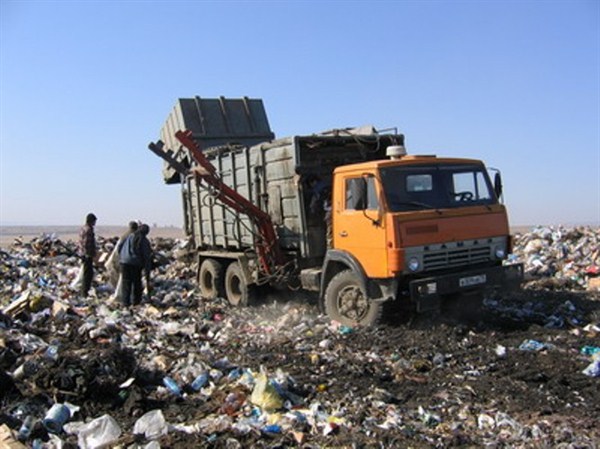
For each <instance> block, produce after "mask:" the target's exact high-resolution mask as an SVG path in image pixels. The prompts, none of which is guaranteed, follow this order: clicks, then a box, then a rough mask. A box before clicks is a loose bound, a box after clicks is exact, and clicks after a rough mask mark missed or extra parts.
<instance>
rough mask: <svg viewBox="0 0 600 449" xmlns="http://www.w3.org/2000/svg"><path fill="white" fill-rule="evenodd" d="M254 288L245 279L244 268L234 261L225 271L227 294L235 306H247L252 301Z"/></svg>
mask: <svg viewBox="0 0 600 449" xmlns="http://www.w3.org/2000/svg"><path fill="white" fill-rule="evenodd" d="M253 293H254V290H253V288H252V287H251V286H249V285H247V284H246V282H245V281H244V276H243V274H242V268H241V267H240V264H239V263H237V262H232V263H231V264H229V266H228V267H227V271H226V272H225V294H226V296H227V300H228V301H229V303H230V304H231V305H233V306H247V305H249V304H250V303H251V302H252V299H253Z"/></svg>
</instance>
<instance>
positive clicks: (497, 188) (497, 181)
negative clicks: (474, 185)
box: [494, 172, 502, 199]
mask: <svg viewBox="0 0 600 449" xmlns="http://www.w3.org/2000/svg"><path fill="white" fill-rule="evenodd" d="M494 192H495V193H496V198H498V199H500V197H501V196H502V177H501V176H500V172H496V174H495V175H494Z"/></svg>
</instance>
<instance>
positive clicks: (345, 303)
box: [324, 270, 383, 327]
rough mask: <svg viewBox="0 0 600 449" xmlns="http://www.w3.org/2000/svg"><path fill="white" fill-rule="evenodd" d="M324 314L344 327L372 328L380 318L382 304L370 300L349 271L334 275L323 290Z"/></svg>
mask: <svg viewBox="0 0 600 449" xmlns="http://www.w3.org/2000/svg"><path fill="white" fill-rule="evenodd" d="M324 302H325V312H326V313H327V315H328V316H329V317H330V318H331V319H332V320H336V321H339V322H340V323H341V324H343V325H346V326H351V327H352V326H365V327H368V326H374V325H375V324H377V323H378V322H379V320H380V318H381V312H382V309H383V307H382V304H381V303H380V302H375V301H372V300H370V299H369V298H368V297H367V296H366V295H365V293H364V292H363V291H362V289H361V286H360V283H359V282H358V281H357V280H356V275H355V274H354V272H352V271H351V270H345V271H342V272H340V273H338V274H336V275H335V276H334V277H333V279H331V281H330V282H329V285H328V286H327V289H326V290H325V301H324Z"/></svg>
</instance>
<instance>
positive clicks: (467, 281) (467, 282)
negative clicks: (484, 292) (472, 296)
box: [458, 274, 487, 287]
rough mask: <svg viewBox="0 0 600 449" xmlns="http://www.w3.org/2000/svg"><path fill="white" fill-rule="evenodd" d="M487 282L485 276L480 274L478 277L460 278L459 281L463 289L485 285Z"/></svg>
mask: <svg viewBox="0 0 600 449" xmlns="http://www.w3.org/2000/svg"><path fill="white" fill-rule="evenodd" d="M486 280H487V278H486V276H485V274H478V275H477V276H469V277H466V278H460V279H459V280H458V285H459V286H461V287H471V286H472V285H479V284H485V282H486Z"/></svg>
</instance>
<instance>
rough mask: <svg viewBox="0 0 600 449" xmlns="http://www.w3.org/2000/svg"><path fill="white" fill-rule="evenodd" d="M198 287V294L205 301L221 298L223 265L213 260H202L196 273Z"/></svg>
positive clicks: (222, 291) (223, 290)
mask: <svg viewBox="0 0 600 449" xmlns="http://www.w3.org/2000/svg"><path fill="white" fill-rule="evenodd" d="M198 285H199V286H200V294H201V295H202V296H203V297H204V298H206V299H216V298H219V297H223V296H224V294H225V287H224V284H223V264H222V263H221V262H219V261H218V260H215V259H204V261H203V262H202V264H201V265H200V272H199V273H198Z"/></svg>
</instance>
